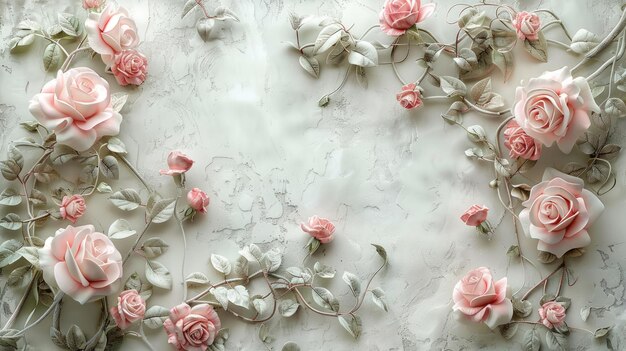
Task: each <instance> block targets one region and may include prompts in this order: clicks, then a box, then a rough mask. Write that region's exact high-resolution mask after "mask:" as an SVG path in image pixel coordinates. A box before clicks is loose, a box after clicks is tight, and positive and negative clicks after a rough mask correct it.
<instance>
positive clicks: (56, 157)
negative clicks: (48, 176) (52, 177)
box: [50, 144, 78, 166]
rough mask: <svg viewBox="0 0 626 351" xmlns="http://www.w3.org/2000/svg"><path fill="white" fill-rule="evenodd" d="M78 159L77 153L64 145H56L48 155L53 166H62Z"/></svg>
mask: <svg viewBox="0 0 626 351" xmlns="http://www.w3.org/2000/svg"><path fill="white" fill-rule="evenodd" d="M77 157H78V152H76V150H74V149H72V148H71V147H69V146H66V145H60V144H57V145H56V146H55V148H54V152H52V154H51V155H50V161H51V162H52V164H53V165H54V166H63V165H65V164H67V163H69V162H70V161H72V160H74V159H75V158H77Z"/></svg>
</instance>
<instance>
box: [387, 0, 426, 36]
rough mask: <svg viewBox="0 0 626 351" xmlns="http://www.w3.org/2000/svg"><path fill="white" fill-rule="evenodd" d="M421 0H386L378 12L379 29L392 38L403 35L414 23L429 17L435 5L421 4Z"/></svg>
mask: <svg viewBox="0 0 626 351" xmlns="http://www.w3.org/2000/svg"><path fill="white" fill-rule="evenodd" d="M421 2H422V1H421V0H387V1H385V7H384V8H383V10H382V11H380V15H379V16H378V17H379V20H380V29H381V30H382V31H383V32H385V33H387V34H389V35H393V36H398V35H402V34H404V32H406V31H407V29H409V28H411V27H413V26H414V25H415V24H416V23H419V22H422V21H423V20H425V19H426V18H428V17H430V16H431V15H432V14H433V12H434V11H435V4H425V5H422V4H421Z"/></svg>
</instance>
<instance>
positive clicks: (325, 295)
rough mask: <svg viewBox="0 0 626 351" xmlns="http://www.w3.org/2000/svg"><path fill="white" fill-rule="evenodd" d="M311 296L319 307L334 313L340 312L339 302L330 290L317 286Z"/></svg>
mask: <svg viewBox="0 0 626 351" xmlns="http://www.w3.org/2000/svg"><path fill="white" fill-rule="evenodd" d="M311 296H313V301H315V303H317V304H318V305H320V306H322V307H324V308H327V309H329V310H332V311H334V312H338V311H339V300H337V298H336V297H335V296H333V294H332V293H331V292H330V291H329V290H328V289H326V288H322V287H320V286H316V287H314V288H313V289H312V290H311Z"/></svg>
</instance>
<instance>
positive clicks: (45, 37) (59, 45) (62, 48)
mask: <svg viewBox="0 0 626 351" xmlns="http://www.w3.org/2000/svg"><path fill="white" fill-rule="evenodd" d="M33 34H34V35H35V36H36V37H40V38H44V39H46V40H48V41H49V42H51V43H53V44H56V45H57V46H58V47H59V48H60V49H61V50H62V51H63V53H64V54H65V56H66V57H68V56H69V55H70V54H69V53H68V52H67V50H65V48H64V47H63V45H61V43H59V41H58V40H54V39H52V38H49V37H47V36H45V35H42V34H39V33H33Z"/></svg>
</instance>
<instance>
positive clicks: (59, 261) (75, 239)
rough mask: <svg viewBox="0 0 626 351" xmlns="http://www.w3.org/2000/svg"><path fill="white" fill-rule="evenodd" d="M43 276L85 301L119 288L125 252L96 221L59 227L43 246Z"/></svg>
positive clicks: (62, 289)
mask: <svg viewBox="0 0 626 351" xmlns="http://www.w3.org/2000/svg"><path fill="white" fill-rule="evenodd" d="M39 263H40V264H41V270H42V271H43V278H44V280H45V281H46V283H48V285H50V286H54V287H58V288H59V289H60V290H61V291H63V292H64V293H65V294H66V295H67V296H70V297H71V298H73V299H74V300H76V301H78V302H79V303H81V304H84V303H86V302H90V301H95V300H98V299H100V298H102V297H105V296H107V295H110V294H111V293H113V292H115V291H117V289H118V288H119V286H120V279H121V278H122V273H123V271H122V255H121V254H120V252H119V251H117V249H116V248H115V245H113V243H112V242H111V240H110V239H109V238H108V237H107V236H106V235H104V234H102V233H98V232H96V231H95V228H94V226H92V225H83V226H79V227H72V226H71V225H68V226H67V228H65V229H59V230H57V232H56V234H55V235H54V236H51V237H49V238H48V239H46V242H45V243H44V246H43V248H41V249H39Z"/></svg>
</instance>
